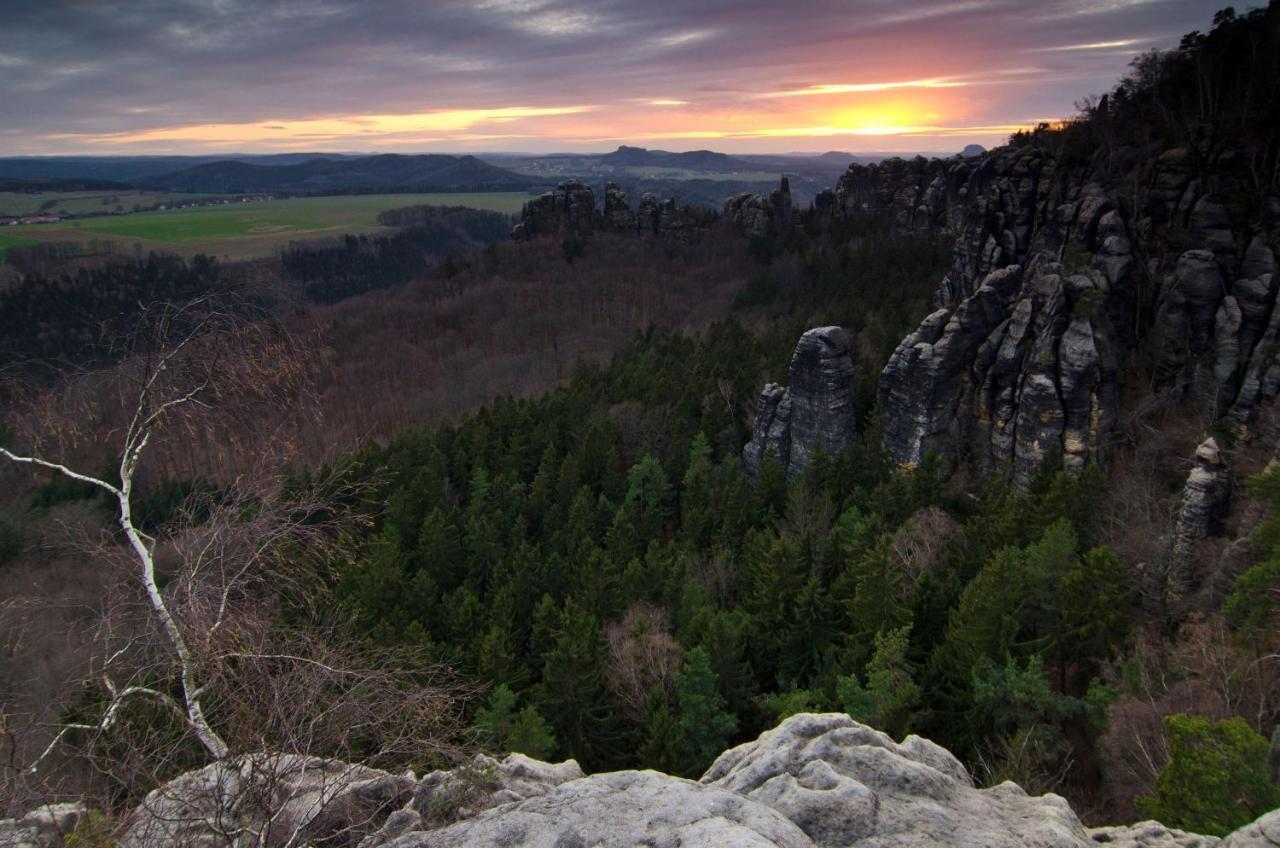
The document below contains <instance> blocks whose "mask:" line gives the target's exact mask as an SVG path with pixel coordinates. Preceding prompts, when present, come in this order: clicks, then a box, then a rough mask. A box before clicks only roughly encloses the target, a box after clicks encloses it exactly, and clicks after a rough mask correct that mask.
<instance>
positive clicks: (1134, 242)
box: [815, 141, 1280, 538]
mask: <svg viewBox="0 0 1280 848" xmlns="http://www.w3.org/2000/svg"><path fill="white" fill-rule="evenodd" d="M1195 145H1196V146H1191V147H1185V148H1183V147H1179V148H1168V149H1166V148H1164V147H1163V146H1162V145H1161V143H1160V142H1158V141H1155V142H1151V143H1150V144H1148V145H1146V146H1143V147H1137V146H1128V147H1118V148H1115V149H1108V150H1105V151H1104V150H1097V151H1095V152H1094V153H1093V154H1092V155H1090V156H1087V157H1084V158H1080V157H1079V156H1077V157H1075V158H1072V159H1070V160H1068V159H1067V158H1065V157H1064V156H1063V155H1062V154H1060V153H1058V152H1056V151H1055V150H1053V149H1050V148H1049V147H1047V146H1044V145H1041V144H1038V143H1036V142H1035V141H1029V142H1026V143H1022V144H1017V145H1009V146H1006V147H1002V148H997V149H995V150H993V151H990V152H989V153H985V154H982V155H979V156H973V157H959V158H952V159H947V160H940V159H934V160H926V159H923V158H919V157H917V158H916V159H912V160H900V159H890V160H887V161H884V162H880V163H878V164H875V165H860V164H853V165H851V166H850V167H849V169H848V170H847V171H846V173H845V174H844V175H843V176H842V177H841V178H840V180H839V182H838V184H837V186H836V189H835V191H834V192H831V193H830V194H825V195H820V196H819V198H818V200H817V201H816V202H815V213H816V215H817V217H818V218H819V219H820V220H822V219H830V220H833V221H834V220H838V219H842V218H848V219H853V218H858V217H871V218H875V219H877V220H886V219H887V220H888V221H890V222H892V224H893V225H894V226H895V227H897V228H899V229H902V230H908V231H929V232H936V233H939V234H941V235H943V236H945V237H948V238H950V239H953V240H954V245H955V248H954V260H953V263H952V267H951V269H950V271H949V272H948V273H947V274H946V276H945V277H944V278H943V279H942V280H941V281H940V282H939V284H938V288H937V291H936V294H935V298H934V304H935V307H936V311H935V312H933V313H932V314H930V315H929V316H927V317H926V318H925V319H924V320H923V321H922V322H921V324H920V326H919V327H918V328H917V329H916V330H915V331H914V332H913V333H911V334H910V335H908V336H907V337H906V338H905V339H903V341H902V342H901V344H900V345H899V346H898V348H897V350H896V351H895V353H894V354H893V356H892V357H891V359H890V361H889V363H888V365H887V367H886V368H885V371H884V373H883V375H882V378H881V382H880V387H879V394H880V400H881V408H882V409H883V410H884V413H885V430H884V433H885V435H884V441H885V447H886V449H887V450H888V451H889V453H890V454H891V456H893V458H894V459H895V460H896V461H897V462H898V463H899V464H900V465H902V466H905V467H912V466H916V465H918V464H919V463H920V462H921V461H923V459H924V457H925V456H926V455H927V454H928V453H929V452H934V453H936V454H937V455H938V457H939V459H940V460H941V461H942V463H943V465H944V466H945V467H947V468H955V467H958V466H961V465H967V466H968V467H970V468H971V469H973V470H974V471H976V472H977V473H979V474H982V475H986V474H1000V475H1003V476H1006V477H1008V478H1009V479H1011V480H1013V482H1014V483H1015V484H1025V483H1026V482H1027V481H1028V480H1029V479H1030V478H1031V476H1032V475H1033V474H1034V473H1035V471H1036V469H1037V468H1038V467H1039V465H1040V463H1042V462H1043V461H1044V459H1045V458H1046V457H1049V456H1061V458H1062V464H1063V465H1062V467H1063V468H1064V469H1065V470H1067V471H1071V472H1077V471H1079V470H1081V469H1082V468H1084V467H1085V466H1086V465H1088V464H1090V463H1105V462H1106V459H1107V447H1108V443H1109V442H1110V441H1111V440H1112V438H1113V437H1112V429H1113V427H1114V422H1115V421H1116V420H1117V416H1118V413H1119V410H1118V389H1117V371H1118V370H1119V369H1120V367H1121V365H1123V364H1126V363H1127V362H1130V361H1135V360H1136V359H1137V358H1139V357H1140V358H1141V361H1143V362H1145V363H1147V364H1149V366H1150V368H1151V374H1152V385H1153V388H1154V389H1155V390H1156V392H1157V393H1158V394H1159V395H1161V396H1162V397H1163V398H1166V399H1167V400H1168V402H1170V403H1175V404H1176V403H1182V402H1191V401H1194V402H1197V403H1199V402H1202V401H1207V402H1208V403H1209V404H1210V405H1211V406H1213V405H1216V412H1217V413H1218V414H1220V415H1226V416H1228V417H1229V418H1230V419H1231V420H1232V421H1233V422H1235V423H1236V424H1237V425H1239V427H1240V428H1241V431H1242V432H1243V433H1245V434H1246V436H1247V434H1248V431H1249V427H1250V426H1251V425H1252V423H1253V422H1254V420H1255V419H1256V417H1257V414H1258V410H1259V407H1260V405H1261V404H1263V403H1265V402H1268V401H1270V400H1271V399H1273V398H1275V397H1276V396H1277V395H1280V339H1277V335H1278V334H1280V310H1277V309H1276V308H1275V306H1276V299H1277V298H1276V287H1277V285H1280V282H1278V281H1277V278H1276V276H1275V273H1276V271H1275V269H1276V258H1275V257H1276V251H1277V250H1280V199H1276V198H1269V199H1267V200H1266V201H1265V202H1264V203H1263V206H1262V211H1261V212H1260V213H1259V214H1258V215H1255V216H1253V217H1252V218H1251V219H1250V220H1249V221H1248V222H1247V226H1248V229H1242V223H1241V221H1242V220H1243V219H1241V218H1240V216H1239V215H1236V214H1234V213H1232V212H1231V211H1230V208H1231V207H1230V205H1231V203H1232V202H1234V201H1232V200H1231V198H1232V197H1233V196H1243V194H1242V193H1246V194H1247V191H1248V188H1247V186H1248V180H1249V175H1248V173H1247V172H1246V171H1247V169H1245V168H1243V167H1242V165H1241V159H1240V157H1238V156H1236V155H1235V154H1234V153H1233V152H1232V151H1230V150H1224V149H1218V148H1215V147H1213V146H1212V145H1210V144H1209V143H1208V142H1196V143H1195ZM1237 211H1238V210H1237ZM1174 245H1176V246H1177V247H1176V249H1173V250H1171V249H1170V247H1171V246H1174ZM1201 476H1202V475H1201ZM1206 479H1207V478H1206ZM1202 494H1203V493H1200V494H1199V495H1197V498H1199V497H1200V496H1201V495H1202ZM1195 501H1196V498H1193V499H1192V507H1191V511H1192V512H1194V511H1195V505H1194V502H1195ZM1187 517H1188V519H1189V520H1190V523H1189V524H1187V525H1186V529H1188V530H1190V529H1191V524H1196V525H1197V526H1199V525H1198V523H1197V522H1199V519H1195V517H1194V516H1193V515H1191V514H1188V516H1187ZM1191 519H1194V520H1191ZM1210 523H1211V524H1212V522H1210ZM1209 532H1212V528H1210V531H1209ZM1199 533H1200V531H1199V530H1195V531H1194V533H1193V534H1192V535H1196V534H1199ZM1179 535H1180V536H1183V535H1185V534H1182V532H1181V531H1179ZM1187 538H1189V537H1187Z"/></svg>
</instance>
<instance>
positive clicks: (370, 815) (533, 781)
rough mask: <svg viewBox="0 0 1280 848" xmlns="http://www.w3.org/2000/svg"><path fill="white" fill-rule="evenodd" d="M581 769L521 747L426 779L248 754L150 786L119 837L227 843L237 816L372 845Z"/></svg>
mask: <svg viewBox="0 0 1280 848" xmlns="http://www.w3.org/2000/svg"><path fill="white" fill-rule="evenodd" d="M581 777H582V769H580V768H579V767H578V764H577V763H576V762H574V761H573V760H568V761H566V762H563V763H558V764H551V763H544V762H540V761H538V760H533V759H530V758H529V757H525V756H523V755H522V754H511V755H509V756H507V757H506V758H504V759H502V760H496V759H493V758H492V757H487V756H484V755H478V756H476V757H475V758H474V759H473V760H472V761H471V762H469V763H467V764H466V765H464V766H460V767H458V768H455V769H450V770H446V771H433V772H431V773H430V774H427V775H426V776H425V777H423V778H422V779H421V780H416V779H415V778H414V777H413V775H412V774H404V775H393V774H389V773H387V772H384V771H379V770H377V769H371V768H365V767H363V766H357V765H350V764H347V763H341V762H336V761H333V760H321V759H316V758H310V757H296V756H259V757H246V758H243V759H241V760H238V761H234V762H230V763H225V764H214V765H210V766H207V767H205V768H203V769H200V770H198V771H193V772H188V773H187V774H184V775H182V776H181V777H178V778H176V779H175V780H173V781H170V782H169V783H167V784H165V785H164V786H162V787H160V788H159V789H156V790H155V791H153V792H151V793H150V794H149V795H148V796H147V797H146V799H144V801H143V803H142V804H141V805H140V806H139V807H138V809H137V810H135V811H134V813H133V814H132V815H131V816H130V818H129V821H128V822H127V823H126V827H125V830H124V833H123V835H122V836H121V838H120V845H121V848H161V846H169V845H184V846H193V847H194V848H199V846H203V845H208V846H214V845H224V844H226V838H225V836H224V835H223V833H222V831H223V830H225V828H226V827H227V822H228V821H233V822H234V823H235V824H234V827H235V828H237V829H238V831H241V832H243V833H244V834H246V836H247V835H249V834H257V833H261V832H263V831H264V830H265V831H266V833H267V835H268V837H269V838H271V839H274V838H275V836H276V835H278V834H287V833H293V832H295V831H296V832H298V833H300V834H302V836H303V838H304V840H307V842H305V843H304V844H310V842H311V841H317V842H318V841H323V840H325V839H326V838H331V837H332V836H333V835H335V834H345V835H347V836H351V835H356V834H359V833H361V832H364V833H367V834H368V835H367V836H366V837H365V838H364V839H363V841H361V842H360V846H362V848H370V846H377V845H382V844H384V843H385V842H387V841H389V840H390V839H393V838H394V837H396V836H399V835H400V834H402V833H408V832H411V831H419V830H423V829H424V828H427V827H438V826H440V825H442V824H445V823H448V822H450V821H453V820H455V819H458V818H466V817H470V816H473V815H476V814H477V813H479V812H481V811H483V810H486V809H489V808H490V807H494V806H497V805H499V804H508V803H513V802H517V801H522V800H525V799H527V798H533V797H538V796H541V795H545V794H547V793H548V792H549V791H551V789H552V788H554V787H555V786H558V785H560V784H561V783H565V782H567V781H571V780H576V779H578V778H581Z"/></svg>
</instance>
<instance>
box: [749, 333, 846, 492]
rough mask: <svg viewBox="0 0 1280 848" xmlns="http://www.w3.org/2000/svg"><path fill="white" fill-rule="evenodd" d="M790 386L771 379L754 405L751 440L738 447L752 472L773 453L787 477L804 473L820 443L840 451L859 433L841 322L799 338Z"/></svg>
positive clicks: (833, 452)
mask: <svg viewBox="0 0 1280 848" xmlns="http://www.w3.org/2000/svg"><path fill="white" fill-rule="evenodd" d="M787 379H788V386H787V388H785V389H784V388H783V387H781V386H779V385H777V384H776V383H770V384H768V385H767V386H765V387H764V390H763V391H762V392H761V393H760V399H759V401H758V402H757V404H756V418H755V424H754V426H753V428H752V436H751V442H750V443H749V444H747V446H746V447H745V448H743V451H742V462H743V466H744V467H745V468H746V470H747V473H748V474H750V475H751V476H753V477H754V476H755V475H756V474H757V473H758V472H759V470H760V465H761V463H762V462H764V459H765V457H766V456H767V455H769V454H772V455H773V456H774V457H775V458H776V459H777V461H778V462H779V463H780V464H781V465H782V467H783V468H784V469H785V470H786V473H787V476H788V477H794V476H796V475H798V474H800V473H802V472H803V471H804V470H805V468H807V467H808V465H809V460H810V457H811V455H812V453H813V451H814V450H815V449H817V448H818V447H819V446H821V448H822V449H823V450H825V451H827V452H828V453H832V454H835V453H839V452H841V451H843V450H845V449H846V448H848V447H849V446H850V445H852V444H853V441H854V438H855V437H856V435H857V425H856V422H855V421H854V409H853V348H852V346H851V343H850V341H849V335H848V333H846V332H845V331H844V330H843V329H841V328H840V327H817V328H815V329H812V330H809V331H808V332H806V333H805V334H804V335H802V336H801V337H800V341H799V343H798V344H797V345H796V350H795V353H794V354H793V355H792V357H791V368H790V371H789V374H788V378H787Z"/></svg>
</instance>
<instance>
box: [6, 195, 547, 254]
mask: <svg viewBox="0 0 1280 848" xmlns="http://www.w3.org/2000/svg"><path fill="white" fill-rule="evenodd" d="M169 197H170V198H171V199H172V200H173V201H178V200H180V199H181V197H182V196H176V195H170V196H169ZM528 199H529V196H528V195H527V194H525V193H523V192H478V193H448V194H445V193H441V194H367V195H342V196H336V197H298V198H290V199H286V200H271V201H262V202H257V203H238V202H235V203H228V204H225V205H218V206H201V207H197V208H194V209H170V210H163V211H155V212H139V213H135V214H129V215H111V216H106V217H101V218H84V219H80V220H72V221H65V222H62V223H59V224H31V225H25V226H23V227H21V230H22V236H21V238H23V239H25V240H27V241H72V242H81V243H87V242H90V241H98V242H102V241H111V242H112V243H113V244H115V246H116V249H117V250H128V251H129V252H133V251H134V250H135V249H138V248H135V245H137V246H138V247H139V248H140V249H141V250H143V251H149V250H157V251H167V252H170V253H181V254H184V255H188V256H189V255H193V254H196V253H207V254H210V255H213V256H220V257H224V258H227V259H247V258H253V257H259V256H270V255H272V254H274V253H275V252H276V250H278V249H279V248H280V247H281V246H282V245H285V244H287V243H288V242H290V241H293V240H296V239H300V238H301V239H306V238H320V237H325V236H335V235H341V234H343V233H357V234H359V233H372V232H381V231H384V230H386V229H387V228H386V227H383V226H381V225H379V224H378V213H379V212H382V211H384V210H387V209H395V208H397V207H402V206H415V205H420V204H430V205H434V206H470V207H472V208H476V209H492V210H495V211H498V212H505V213H508V214H512V213H515V212H519V211H520V207H521V205H523V204H524V203H525V202H526V201H527V200H528ZM15 229H17V228H15ZM0 249H2V248H0Z"/></svg>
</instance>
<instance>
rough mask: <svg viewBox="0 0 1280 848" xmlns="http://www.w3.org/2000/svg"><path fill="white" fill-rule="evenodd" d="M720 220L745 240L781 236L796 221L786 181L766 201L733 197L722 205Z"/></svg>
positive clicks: (757, 196)
mask: <svg viewBox="0 0 1280 848" xmlns="http://www.w3.org/2000/svg"><path fill="white" fill-rule="evenodd" d="M723 214H724V218H725V220H727V221H728V222H729V223H730V225H731V226H733V227H734V228H735V229H737V230H739V231H741V232H743V233H746V234H747V235H748V236H752V237H761V236H768V235H781V234H784V233H786V232H788V231H789V230H790V229H791V228H792V227H793V226H795V224H796V221H797V218H796V212H795V208H794V206H793V205H792V201H791V183H790V182H789V181H788V180H787V178H786V177H783V178H782V180H781V181H780V183H779V185H778V188H776V189H775V190H774V191H772V192H771V193H770V194H769V195H768V196H767V197H766V196H764V195H760V194H751V193H746V194H735V195H734V196H733V197H730V198H729V199H728V200H726V201H725V202H724V213H723Z"/></svg>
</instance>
